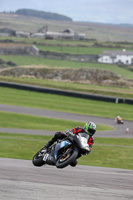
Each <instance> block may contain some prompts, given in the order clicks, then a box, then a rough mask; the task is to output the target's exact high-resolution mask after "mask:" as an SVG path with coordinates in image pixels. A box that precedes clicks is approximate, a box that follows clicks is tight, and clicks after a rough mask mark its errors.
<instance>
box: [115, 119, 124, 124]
mask: <svg viewBox="0 0 133 200" xmlns="http://www.w3.org/2000/svg"><path fill="white" fill-rule="evenodd" d="M116 122H117V124H124V121H123V119H122V118H118V119H116Z"/></svg>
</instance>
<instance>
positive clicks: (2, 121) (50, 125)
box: [0, 111, 113, 132]
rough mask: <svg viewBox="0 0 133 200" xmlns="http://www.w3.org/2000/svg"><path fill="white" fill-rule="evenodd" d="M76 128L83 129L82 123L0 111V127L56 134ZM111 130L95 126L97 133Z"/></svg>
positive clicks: (108, 127) (107, 127) (110, 128)
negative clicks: (46, 131) (47, 131)
mask: <svg viewBox="0 0 133 200" xmlns="http://www.w3.org/2000/svg"><path fill="white" fill-rule="evenodd" d="M76 126H81V127H84V123H83V122H76V121H72V120H63V119H54V118H47V117H38V116H32V115H25V114H16V113H10V112H1V111H0V127H6V128H20V129H32V130H49V131H55V132H56V131H60V130H61V131H64V130H65V129H68V128H74V127H76ZM112 129H113V127H110V126H103V125H97V130H98V131H104V130H112Z"/></svg>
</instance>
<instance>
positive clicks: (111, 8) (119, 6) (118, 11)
mask: <svg viewBox="0 0 133 200" xmlns="http://www.w3.org/2000/svg"><path fill="white" fill-rule="evenodd" d="M20 8H30V9H36V10H41V11H46V12H54V13H59V14H63V15H66V16H68V17H71V18H72V19H73V20H74V21H91V22H103V23H113V24H119V23H129V24H133V0H48V1H46V0H0V11H15V10H17V9H20Z"/></svg>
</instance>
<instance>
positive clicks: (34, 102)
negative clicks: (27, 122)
mask: <svg viewBox="0 0 133 200" xmlns="http://www.w3.org/2000/svg"><path fill="white" fill-rule="evenodd" d="M0 94H1V95H0V104H8V105H16V106H25V107H32V108H40V109H46V110H55V111H63V112H68V113H69V112H70V113H77V114H85V115H92V116H99V117H108V118H115V117H116V116H117V115H120V116H122V117H123V119H126V120H133V112H132V110H133V106H132V105H128V104H115V103H107V102H102V101H92V100H87V99H80V98H74V97H66V96H61V95H52V94H45V93H38V92H29V91H25V90H17V89H10V88H3V87H0Z"/></svg>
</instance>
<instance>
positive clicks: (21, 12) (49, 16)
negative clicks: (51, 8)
mask: <svg viewBox="0 0 133 200" xmlns="http://www.w3.org/2000/svg"><path fill="white" fill-rule="evenodd" d="M15 13H16V14H18V15H24V16H32V17H39V18H43V19H46V20H58V21H72V19H71V18H69V17H67V16H64V15H60V14H56V13H50V12H44V11H37V10H32V9H19V10H17V11H16V12H15Z"/></svg>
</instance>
